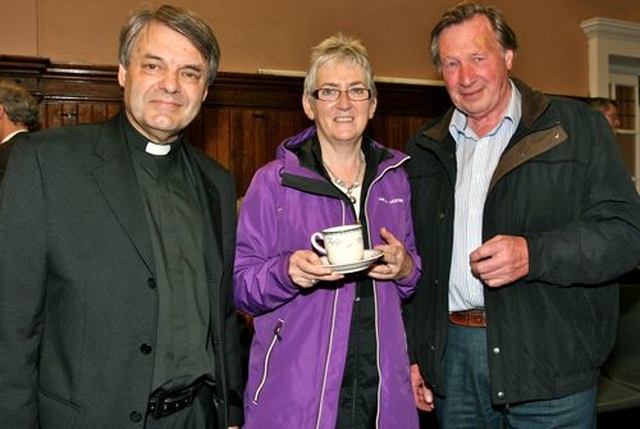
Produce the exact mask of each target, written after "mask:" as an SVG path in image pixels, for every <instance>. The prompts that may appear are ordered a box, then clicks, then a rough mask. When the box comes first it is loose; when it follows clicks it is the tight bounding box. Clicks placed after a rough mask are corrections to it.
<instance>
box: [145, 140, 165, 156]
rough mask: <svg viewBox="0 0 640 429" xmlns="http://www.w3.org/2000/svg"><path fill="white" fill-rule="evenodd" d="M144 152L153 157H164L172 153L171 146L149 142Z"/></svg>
mask: <svg viewBox="0 0 640 429" xmlns="http://www.w3.org/2000/svg"><path fill="white" fill-rule="evenodd" d="M144 151H145V152H147V153H149V154H151V155H158V156H164V155H166V154H168V153H169V152H171V145H170V144H157V143H153V142H148V143H147V146H146V147H145V148H144Z"/></svg>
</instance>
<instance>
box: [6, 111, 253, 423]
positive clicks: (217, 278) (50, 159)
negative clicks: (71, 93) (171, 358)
mask: <svg viewBox="0 0 640 429" xmlns="http://www.w3.org/2000/svg"><path fill="white" fill-rule="evenodd" d="M124 121H125V119H124V115H122V114H121V115H119V116H117V117H116V118H115V119H112V120H111V121H109V122H106V123H104V124H94V125H79V126H73V127H63V128H59V129H55V130H47V131H42V132H38V133H32V134H29V135H28V138H27V139H25V141H24V142H21V144H19V145H16V146H15V147H14V150H13V153H12V155H11V156H12V161H11V168H10V169H9V171H8V174H7V176H6V177H5V183H4V186H3V188H2V191H1V192H0V219H1V221H0V243H3V244H2V246H0V350H1V351H2V352H1V353H0V386H1V387H2V388H0V422H2V423H1V424H2V425H3V426H4V425H7V427H12V428H36V427H37V425H38V420H39V424H40V427H41V428H43V429H68V428H87V429H89V428H91V429H99V428H105V429H107V428H109V429H112V428H125V427H132V424H135V423H136V422H139V421H141V420H143V419H144V414H145V410H146V406H147V401H148V397H149V393H150V389H151V384H152V372H153V364H154V356H153V345H154V343H155V338H156V324H157V317H158V296H157V291H156V289H155V288H154V282H153V281H152V279H153V277H154V264H153V259H152V251H151V245H150V238H149V235H148V228H147V221H146V217H145V212H144V208H143V205H142V203H141V199H140V191H139V187H138V184H137V181H136V177H135V171H134V165H133V161H132V159H131V154H130V152H129V149H128V147H127V144H126V141H125V135H124V128H123V124H124ZM187 146H188V145H187ZM187 153H188V156H189V157H191V159H192V160H193V161H195V162H194V164H195V165H197V166H198V169H197V170H198V171H199V173H200V174H201V176H202V181H203V183H204V184H205V186H204V188H205V189H204V190H202V191H201V192H203V193H204V195H206V201H207V202H208V205H209V213H208V215H209V216H210V217H211V222H210V223H209V224H210V225H211V228H210V230H209V231H208V232H207V234H208V236H209V238H210V239H208V240H207V242H208V243H209V246H208V247H207V249H206V253H207V254H206V255H205V256H206V261H207V262H208V264H209V265H208V267H207V271H208V273H207V274H208V281H209V284H210V295H211V308H212V318H213V320H212V326H213V328H214V329H213V332H212V333H211V342H212V344H213V347H214V350H215V367H216V382H217V385H216V387H217V389H218V397H219V399H220V404H221V407H220V409H219V413H218V414H219V418H220V422H219V424H220V427H226V426H227V425H228V424H238V423H241V416H240V413H241V404H240V398H241V390H242V379H241V377H242V368H241V367H240V365H241V362H240V359H239V356H240V354H239V346H238V334H237V322H236V317H235V311H234V308H233V305H232V299H231V279H232V269H233V257H234V246H235V221H236V215H235V185H234V182H233V179H232V177H231V175H230V174H229V173H228V172H227V171H226V170H224V169H223V168H222V167H221V166H220V165H218V164H217V163H215V162H214V161H212V160H210V159H208V158H207V157H206V156H205V155H204V154H203V153H201V152H200V151H199V150H196V149H195V148H193V147H191V146H188V147H187ZM149 345H151V347H149ZM230 408H231V409H232V411H231V414H232V415H231V417H229V413H228V410H229V409H230ZM134 426H135V425H134Z"/></svg>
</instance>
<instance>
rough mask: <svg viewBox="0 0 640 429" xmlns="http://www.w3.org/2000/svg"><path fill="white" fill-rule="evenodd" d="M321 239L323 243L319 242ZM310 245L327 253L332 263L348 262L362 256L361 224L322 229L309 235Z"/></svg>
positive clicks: (355, 260)
mask: <svg viewBox="0 0 640 429" xmlns="http://www.w3.org/2000/svg"><path fill="white" fill-rule="evenodd" d="M318 240H321V241H322V242H323V244H320V243H319V242H318ZM311 245H312V246H313V247H314V248H315V249H316V250H317V251H318V252H320V253H322V254H323V255H327V259H329V263H331V264H332V265H343V264H350V263H353V262H358V261H361V260H362V258H363V257H364V244H363V240H362V225H356V224H353V225H342V226H334V227H333V228H327V229H323V230H322V231H318V232H314V233H313V234H312V235H311Z"/></svg>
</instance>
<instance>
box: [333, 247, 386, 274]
mask: <svg viewBox="0 0 640 429" xmlns="http://www.w3.org/2000/svg"><path fill="white" fill-rule="evenodd" d="M381 256H382V250H376V249H367V250H365V251H364V257H363V258H362V260H360V261H356V262H351V263H348V264H338V265H331V264H329V260H328V259H327V257H326V256H323V257H322V258H321V259H322V265H324V266H327V267H329V268H331V271H333V272H334V273H336V274H349V273H355V272H358V271H362V270H364V269H365V268H369V266H370V265H371V264H372V263H374V262H375V261H376V259H379V258H380V257H381Z"/></svg>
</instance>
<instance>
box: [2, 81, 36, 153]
mask: <svg viewBox="0 0 640 429" xmlns="http://www.w3.org/2000/svg"><path fill="white" fill-rule="evenodd" d="M39 128H40V107H39V106H38V102H37V101H36V100H35V99H34V98H33V97H32V96H31V94H30V93H29V91H27V90H26V89H24V88H23V87H21V86H20V85H18V84H16V83H14V82H10V81H6V80H0V143H4V142H5V141H7V140H9V139H10V138H11V137H13V136H14V135H15V134H17V133H19V132H26V131H37V130H38V129H39Z"/></svg>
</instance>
